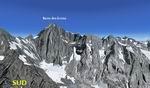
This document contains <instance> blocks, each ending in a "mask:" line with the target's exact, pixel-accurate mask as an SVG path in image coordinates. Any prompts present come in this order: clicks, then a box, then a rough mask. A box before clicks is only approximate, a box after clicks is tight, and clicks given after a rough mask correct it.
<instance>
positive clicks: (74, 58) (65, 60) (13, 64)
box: [0, 24, 150, 88]
mask: <svg viewBox="0 0 150 88" xmlns="http://www.w3.org/2000/svg"><path fill="white" fill-rule="evenodd" d="M16 79H25V80H27V85H26V86H25V88H150V42H149V41H145V42H140V41H136V40H135V39H132V38H128V37H123V38H121V37H114V36H108V37H106V38H104V37H102V38H100V37H97V36H92V35H80V34H75V33H71V32H66V31H65V30H63V29H62V28H60V27H58V26H57V25H55V24H51V25H49V26H48V27H46V28H45V29H44V30H42V31H41V32H40V33H39V34H38V35H37V36H35V37H33V36H28V37H26V38H21V37H14V36H12V35H10V34H9V33H7V32H6V31H4V30H1V29H0V88H1V87H2V88H11V86H12V84H11V82H12V80H16Z"/></svg>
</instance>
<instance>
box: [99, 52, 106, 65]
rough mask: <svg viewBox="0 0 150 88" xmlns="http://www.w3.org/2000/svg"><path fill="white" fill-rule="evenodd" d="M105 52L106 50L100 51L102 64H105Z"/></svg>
mask: <svg viewBox="0 0 150 88" xmlns="http://www.w3.org/2000/svg"><path fill="white" fill-rule="evenodd" d="M104 52H105V50H104V49H100V50H99V56H100V58H102V63H104V57H105V54H104Z"/></svg>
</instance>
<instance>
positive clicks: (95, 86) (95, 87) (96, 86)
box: [92, 85, 100, 88]
mask: <svg viewBox="0 0 150 88" xmlns="http://www.w3.org/2000/svg"><path fill="white" fill-rule="evenodd" d="M92 87H94V88H100V87H99V86H98V85H92Z"/></svg>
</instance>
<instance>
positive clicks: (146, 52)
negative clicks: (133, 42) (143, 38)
mask: <svg viewBox="0 0 150 88" xmlns="http://www.w3.org/2000/svg"><path fill="white" fill-rule="evenodd" d="M141 52H142V53H143V54H144V55H145V56H146V57H147V58H148V59H149V60H150V51H147V50H143V49H141Z"/></svg>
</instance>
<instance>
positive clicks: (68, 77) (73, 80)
mask: <svg viewBox="0 0 150 88" xmlns="http://www.w3.org/2000/svg"><path fill="white" fill-rule="evenodd" d="M67 79H70V80H71V81H72V82H73V83H75V79H74V77H70V76H67Z"/></svg>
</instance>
